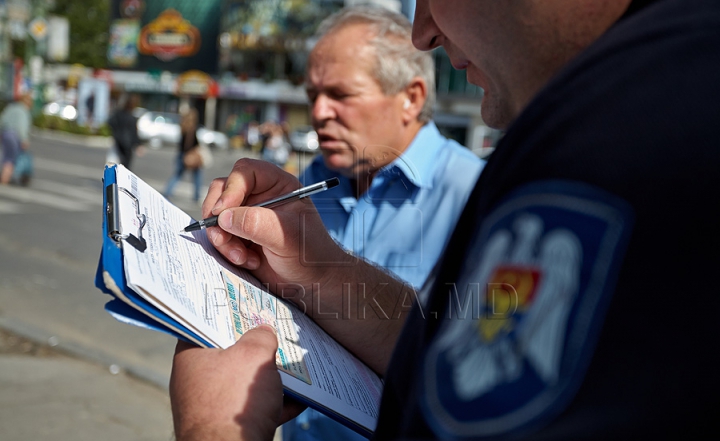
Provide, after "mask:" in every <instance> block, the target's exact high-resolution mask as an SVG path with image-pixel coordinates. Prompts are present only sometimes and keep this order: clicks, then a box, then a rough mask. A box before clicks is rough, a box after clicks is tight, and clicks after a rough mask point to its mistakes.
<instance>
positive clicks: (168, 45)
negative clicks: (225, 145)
mask: <svg viewBox="0 0 720 441" xmlns="http://www.w3.org/2000/svg"><path fill="white" fill-rule="evenodd" d="M4 1H9V2H15V0H0V3H2V2H4ZM110 1H111V7H110V11H111V12H110V15H111V17H110V18H111V22H110V29H109V46H108V53H107V59H108V69H107V70H103V71H100V72H98V71H97V70H92V69H87V68H83V67H82V66H68V65H66V64H59V63H52V62H51V63H48V64H46V65H45V69H44V70H43V72H44V73H43V79H42V82H43V84H44V85H45V86H46V93H45V95H46V100H55V101H72V100H73V99H75V100H77V91H75V92H73V87H77V84H78V83H79V82H82V81H83V79H89V78H97V77H100V78H104V79H106V80H107V81H109V82H110V83H111V88H112V90H113V96H117V95H118V94H119V93H121V92H133V93H139V94H141V96H142V103H143V107H146V108H148V109H149V110H155V111H167V112H178V111H180V110H181V109H182V108H183V107H184V106H194V107H195V108H197V109H198V111H199V112H200V116H201V121H202V122H204V124H205V125H206V126H207V127H208V128H214V129H216V130H221V131H226V133H227V134H228V135H230V136H231V137H232V136H233V135H235V134H240V133H241V132H242V130H243V128H244V127H245V126H247V124H248V123H249V122H251V121H258V122H263V121H267V120H274V121H278V122H287V123H288V124H289V126H290V127H291V128H294V127H298V126H302V125H306V124H308V123H309V112H308V108H307V98H306V96H305V91H304V88H303V81H304V72H305V67H306V61H307V56H308V53H309V51H310V49H311V48H312V46H313V44H314V41H313V39H312V35H313V34H314V32H315V29H316V27H317V25H318V24H319V23H320V21H322V19H324V18H325V17H327V16H328V15H329V14H331V13H332V12H334V11H336V10H338V9H340V8H342V7H343V6H346V5H355V4H361V3H377V4H381V5H383V6H385V7H388V8H390V9H393V10H396V11H401V12H403V13H405V14H406V15H408V16H409V17H410V18H411V19H412V14H413V11H414V8H415V0H202V1H199V0H110ZM0 9H1V8H0ZM0 13H1V11H0ZM435 60H436V69H437V91H438V102H437V107H436V116H435V119H436V122H437V124H438V126H439V127H440V128H441V130H442V131H443V132H444V133H445V134H446V135H447V136H450V137H452V138H454V139H457V140H458V141H460V142H461V143H463V144H465V145H466V146H468V147H470V148H471V149H473V150H474V151H476V152H477V153H478V154H481V155H482V154H484V152H485V150H483V147H488V146H491V145H492V144H494V141H495V140H496V138H497V137H498V133H497V132H496V131H492V130H490V129H488V128H487V127H486V126H485V125H484V124H483V122H482V119H481V117H480V101H481V98H482V90H481V89H479V88H477V87H475V86H473V85H470V84H468V83H467V81H466V79H465V72H458V71H455V70H454V69H453V68H452V66H451V65H450V62H449V59H448V57H447V56H446V55H445V54H444V52H443V51H442V49H440V50H437V51H436V52H435ZM57 90H61V92H60V93H59V94H58V93H49V92H48V91H57ZM73 93H74V95H73Z"/></svg>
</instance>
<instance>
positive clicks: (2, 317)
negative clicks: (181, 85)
mask: <svg viewBox="0 0 720 441" xmlns="http://www.w3.org/2000/svg"><path fill="white" fill-rule="evenodd" d="M31 149H32V151H33V154H34V162H35V176H34V178H33V181H32V183H31V185H30V187H28V188H21V187H8V186H2V187H0V326H4V327H6V328H8V327H9V328H11V329H13V330H18V331H20V332H21V333H22V334H23V335H27V336H32V337H33V338H35V339H36V340H41V341H45V340H47V339H51V341H52V342H53V343H56V344H57V345H59V347H60V348H61V349H63V350H66V351H68V352H71V353H74V354H77V355H80V356H82V357H85V358H89V359H92V360H93V361H96V362H99V363H102V364H105V365H110V364H114V365H117V366H119V367H120V368H121V369H123V370H127V371H129V372H130V373H131V374H133V375H136V376H139V377H141V378H143V379H146V380H148V381H151V382H154V383H155V384H158V385H160V386H164V385H166V384H167V378H168V375H169V369H170V356H171V354H172V351H173V348H174V344H175V340H174V339H173V338H171V337H169V336H166V335H163V334H160V333H156V332H150V331H147V330H141V329H137V328H135V327H132V326H129V325H125V324H120V323H118V322H116V321H115V320H114V319H113V318H111V317H110V315H109V314H107V313H105V312H104V311H103V305H104V304H105V303H106V302H107V301H108V300H109V297H108V296H106V295H104V294H102V293H101V292H100V291H99V290H98V289H97V288H95V286H94V277H95V271H96V268H97V262H98V258H99V255H100V248H101V243H102V234H101V223H102V215H103V210H102V183H101V177H102V171H103V166H104V163H105V159H106V154H107V149H106V148H97V147H88V146H87V145H82V144H80V143H70V142H60V141H57V140H49V139H47V138H46V137H44V138H39V137H37V136H35V137H33V139H32V143H31ZM175 155H176V151H175V149H174V148H171V147H166V148H163V149H160V150H149V149H147V150H146V151H145V155H144V156H142V157H139V158H136V160H135V163H134V165H133V171H134V172H135V173H136V174H138V175H139V176H140V177H141V178H142V179H143V180H145V181H146V182H148V183H149V184H150V185H152V186H153V187H155V188H157V189H158V190H160V191H162V190H163V188H164V186H165V183H166V182H167V180H168V179H169V178H170V176H171V174H172V173H173V169H174V163H175ZM246 155H248V153H247V152H243V151H235V150H231V151H220V152H215V155H214V164H213V166H212V167H211V168H209V169H207V170H205V171H204V185H205V186H207V184H209V182H210V181H211V180H212V179H213V178H215V177H219V176H226V175H227V173H228V172H229V171H230V169H231V168H232V165H233V164H234V163H235V161H236V160H237V159H239V158H240V157H242V156H246ZM306 160H307V158H304V157H303V158H299V159H298V158H296V157H293V158H292V162H291V166H290V167H291V168H292V169H295V170H297V169H298V168H299V167H301V166H302V165H301V164H299V163H303V164H304V163H305V162H306ZM203 194H204V192H203ZM173 202H174V203H175V204H176V205H178V206H179V207H180V208H182V209H183V210H185V211H186V212H187V213H188V214H190V215H191V216H193V217H194V218H199V216H200V207H199V205H198V204H196V203H194V202H193V201H192V200H191V184H190V181H189V176H188V177H186V179H185V180H184V181H183V182H181V183H180V184H179V185H178V187H177V188H176V191H175V196H174V197H173Z"/></svg>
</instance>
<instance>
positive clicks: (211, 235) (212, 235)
mask: <svg viewBox="0 0 720 441" xmlns="http://www.w3.org/2000/svg"><path fill="white" fill-rule="evenodd" d="M207 235H208V239H210V242H212V243H213V245H217V244H218V243H217V242H216V241H217V239H218V232H217V231H215V230H214V229H212V228H210V229H209V230H207Z"/></svg>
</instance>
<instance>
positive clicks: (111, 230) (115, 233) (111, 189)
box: [105, 184, 147, 253]
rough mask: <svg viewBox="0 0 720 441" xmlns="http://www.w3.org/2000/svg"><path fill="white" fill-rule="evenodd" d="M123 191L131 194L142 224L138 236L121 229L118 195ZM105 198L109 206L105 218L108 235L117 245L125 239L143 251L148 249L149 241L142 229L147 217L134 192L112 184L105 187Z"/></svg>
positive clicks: (136, 214)
mask: <svg viewBox="0 0 720 441" xmlns="http://www.w3.org/2000/svg"><path fill="white" fill-rule="evenodd" d="M120 191H122V192H123V193H125V194H126V195H128V196H130V198H131V199H132V200H133V204H134V205H135V216H136V217H137V219H138V221H140V225H139V227H138V230H137V236H135V235H132V234H130V233H125V234H123V232H122V231H120V213H118V209H117V207H118V197H119V192H120ZM105 198H106V200H107V206H106V207H105V216H106V217H105V220H106V222H107V226H108V237H110V239H112V240H114V241H115V243H116V244H117V246H118V247H119V246H120V241H121V240H125V241H126V242H127V243H129V244H130V245H132V246H133V247H135V248H136V249H137V250H138V251H140V252H141V253H143V252H145V250H146V249H147V242H146V241H145V238H143V236H142V229H143V227H145V224H146V222H147V217H146V216H145V215H144V214H142V213H140V202H139V201H138V199H137V198H136V197H135V195H134V194H132V193H130V192H129V191H128V190H127V189H125V188H122V187H118V186H117V184H110V185H108V186H107V187H106V188H105Z"/></svg>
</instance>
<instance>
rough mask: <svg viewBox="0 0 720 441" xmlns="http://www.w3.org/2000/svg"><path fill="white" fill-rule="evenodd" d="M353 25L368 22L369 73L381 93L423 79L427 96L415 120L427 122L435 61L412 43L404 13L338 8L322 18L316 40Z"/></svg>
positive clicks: (364, 7) (392, 92) (376, 8)
mask: <svg viewBox="0 0 720 441" xmlns="http://www.w3.org/2000/svg"><path fill="white" fill-rule="evenodd" d="M354 24H365V25H368V26H369V27H370V29H371V30H372V31H373V33H374V34H375V35H374V37H373V38H372V39H371V40H370V44H371V46H372V47H373V48H375V54H376V63H375V69H374V72H373V76H374V77H375V79H376V80H377V81H378V83H379V84H380V87H381V88H382V91H383V93H385V94H386V95H395V94H397V93H400V92H401V91H402V90H403V89H405V88H406V87H407V86H408V85H409V84H410V82H411V81H412V79H413V78H415V77H420V78H422V79H423V80H424V81H425V85H426V86H427V97H426V99H425V105H424V106H423V108H422V110H421V111H420V115H418V120H419V121H421V122H428V121H430V120H431V119H432V115H433V106H434V105H435V63H434V61H433V58H432V55H431V54H430V53H429V52H422V51H419V50H417V49H416V48H415V46H413V44H412V24H411V23H410V21H409V20H408V19H407V18H406V17H405V16H404V15H402V14H399V13H397V12H393V11H391V10H389V9H386V8H383V7H380V6H371V5H362V6H354V7H349V8H344V9H341V10H340V11H338V12H336V13H334V14H333V15H331V16H329V17H328V18H326V19H325V20H323V22H322V23H320V26H319V27H318V30H317V32H316V37H317V38H318V40H319V39H320V38H322V37H323V36H326V35H328V34H330V33H332V32H334V31H337V30H340V29H342V28H344V27H345V26H349V25H354Z"/></svg>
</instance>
